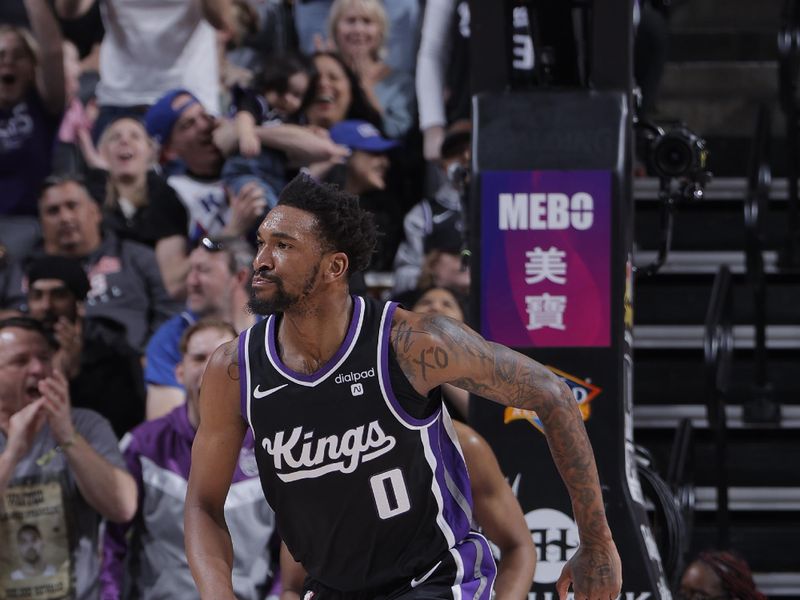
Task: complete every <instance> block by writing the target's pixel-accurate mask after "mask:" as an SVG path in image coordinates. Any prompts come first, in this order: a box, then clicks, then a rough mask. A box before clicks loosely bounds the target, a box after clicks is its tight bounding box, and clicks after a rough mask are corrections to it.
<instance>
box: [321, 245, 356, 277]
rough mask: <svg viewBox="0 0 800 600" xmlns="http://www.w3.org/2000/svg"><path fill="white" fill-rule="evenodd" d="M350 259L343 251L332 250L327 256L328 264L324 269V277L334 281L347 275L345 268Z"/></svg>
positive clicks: (348, 264)
mask: <svg viewBox="0 0 800 600" xmlns="http://www.w3.org/2000/svg"><path fill="white" fill-rule="evenodd" d="M349 266H350V261H349V259H348V258H347V254H345V253H344V252H334V253H332V254H331V255H330V256H329V257H328V265H327V268H326V269H325V278H326V279H328V280H329V281H335V280H337V279H340V278H342V277H345V278H346V277H347V268H348V267H349Z"/></svg>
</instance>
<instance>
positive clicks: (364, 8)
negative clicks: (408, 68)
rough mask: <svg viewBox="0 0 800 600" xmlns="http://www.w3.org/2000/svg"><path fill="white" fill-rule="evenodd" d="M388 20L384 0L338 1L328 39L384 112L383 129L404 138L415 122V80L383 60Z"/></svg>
mask: <svg viewBox="0 0 800 600" xmlns="http://www.w3.org/2000/svg"><path fill="white" fill-rule="evenodd" d="M388 30H389V22H388V19H387V17H386V10H385V9H384V6H383V2H381V0H335V1H334V3H333V4H332V5H331V10H330V14H329V18H328V39H329V42H330V44H331V45H332V46H333V48H335V49H336V50H337V51H338V52H339V54H340V55H341V56H342V58H343V59H344V61H345V63H347V65H348V66H349V67H350V68H351V69H352V70H353V71H354V72H355V74H356V75H357V76H358V79H359V82H360V83H361V87H362V88H363V90H364V93H365V94H366V97H367V100H368V101H369V102H370V103H371V104H372V105H373V107H374V108H375V109H376V110H377V111H378V112H379V113H380V114H381V117H382V119H383V130H384V133H385V134H386V135H388V136H389V137H392V138H400V137H403V136H404V135H405V134H406V132H407V131H408V130H409V128H410V127H411V124H412V122H413V112H412V111H413V106H414V81H413V79H412V78H411V76H410V75H409V74H408V73H405V72H402V71H399V70H394V69H392V68H391V67H390V66H389V65H388V64H386V62H385V61H384V59H385V55H386V40H387V38H388Z"/></svg>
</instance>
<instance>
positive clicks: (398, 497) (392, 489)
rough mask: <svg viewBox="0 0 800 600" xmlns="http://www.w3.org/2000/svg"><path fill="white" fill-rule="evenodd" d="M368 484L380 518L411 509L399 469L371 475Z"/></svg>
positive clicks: (386, 517)
mask: <svg viewBox="0 0 800 600" xmlns="http://www.w3.org/2000/svg"><path fill="white" fill-rule="evenodd" d="M369 484H370V486H372V496H373V497H374V498H375V507H376V508H377V509H378V516H379V517H380V518H381V519H383V520H386V519H390V518H392V517H394V516H397V515H400V514H403V513H404V512H407V511H408V510H410V509H411V500H410V499H409V497H408V490H407V489H406V482H405V480H404V479H403V472H402V471H401V470H400V469H392V470H391V471H386V472H384V473H378V474H377V475H373V476H372V477H370V479H369Z"/></svg>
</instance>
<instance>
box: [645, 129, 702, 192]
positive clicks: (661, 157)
mask: <svg viewBox="0 0 800 600" xmlns="http://www.w3.org/2000/svg"><path fill="white" fill-rule="evenodd" d="M636 129H637V141H638V144H637V145H638V151H639V154H640V157H641V158H642V160H643V161H644V162H645V164H646V165H647V171H648V173H649V174H650V175H653V176H655V177H658V178H660V179H661V180H662V181H665V180H666V181H674V182H678V183H680V184H681V186H680V187H681V188H682V189H681V191H680V193H679V196H681V197H682V198H683V199H686V200H700V199H702V198H703V195H704V193H705V185H706V183H708V181H709V180H710V179H711V173H710V172H709V171H708V168H707V167H708V149H707V147H706V141H705V140H704V139H703V138H702V137H700V136H699V135H697V134H696V133H695V132H694V131H692V130H691V129H689V127H687V126H686V124H684V123H679V124H678V125H676V126H674V127H672V128H670V129H665V128H663V127H661V126H659V125H655V124H653V123H647V122H644V121H639V122H637V123H636Z"/></svg>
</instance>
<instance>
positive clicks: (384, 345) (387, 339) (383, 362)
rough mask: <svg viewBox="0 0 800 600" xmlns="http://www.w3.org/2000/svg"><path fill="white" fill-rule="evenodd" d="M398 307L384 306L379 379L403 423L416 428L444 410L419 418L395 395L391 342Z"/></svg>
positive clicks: (435, 417) (425, 425)
mask: <svg viewBox="0 0 800 600" xmlns="http://www.w3.org/2000/svg"><path fill="white" fill-rule="evenodd" d="M397 307H398V304H397V302H388V303H387V304H386V308H384V312H383V317H382V322H381V335H380V343H379V344H378V368H379V378H378V381H379V382H380V384H381V388H382V390H383V396H384V399H385V400H386V403H387V404H388V405H389V408H390V409H391V411H392V412H393V413H394V415H395V416H396V417H397V419H398V420H399V421H400V422H401V423H404V424H405V425H407V426H410V427H412V428H415V429H416V428H419V427H427V426H428V425H430V424H431V423H433V422H434V421H435V420H436V419H438V418H439V415H440V414H441V412H442V411H441V408H440V409H439V410H438V411H436V412H435V413H433V414H432V415H431V416H430V417H428V418H427V419H417V418H415V417H413V416H411V415H410V414H408V413H407V412H406V410H405V409H404V408H403V405H402V404H400V402H399V401H398V399H397V396H395V395H394V390H393V389H392V378H391V376H390V374H389V344H390V343H391V333H392V318H393V317H394V312H395V311H396V310H397Z"/></svg>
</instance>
